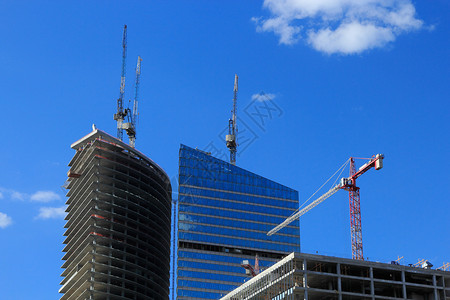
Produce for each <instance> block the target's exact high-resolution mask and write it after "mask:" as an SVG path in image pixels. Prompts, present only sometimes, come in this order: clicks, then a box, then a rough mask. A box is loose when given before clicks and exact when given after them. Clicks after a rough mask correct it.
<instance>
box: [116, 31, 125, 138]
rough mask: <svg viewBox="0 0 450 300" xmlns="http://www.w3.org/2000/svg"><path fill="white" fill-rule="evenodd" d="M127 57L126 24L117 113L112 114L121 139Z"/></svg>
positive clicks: (118, 136)
mask: <svg viewBox="0 0 450 300" xmlns="http://www.w3.org/2000/svg"><path fill="white" fill-rule="evenodd" d="M126 57H127V25H124V26H123V37H122V74H121V76H120V94H119V99H117V113H115V114H114V120H116V121H117V138H118V139H119V140H121V141H122V140H123V121H124V119H125V116H126V115H127V110H124V109H123V94H124V93H125V64H126Z"/></svg>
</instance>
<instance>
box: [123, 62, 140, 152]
mask: <svg viewBox="0 0 450 300" xmlns="http://www.w3.org/2000/svg"><path fill="white" fill-rule="evenodd" d="M141 61H142V58H141V57H140V56H138V60H137V65H136V83H135V93H134V101H133V111H131V109H130V108H127V109H126V111H127V116H128V122H127V123H124V124H123V129H125V131H126V132H127V135H128V138H129V140H130V146H131V147H133V148H134V147H135V145H136V121H137V118H138V96H139V82H140V78H141Z"/></svg>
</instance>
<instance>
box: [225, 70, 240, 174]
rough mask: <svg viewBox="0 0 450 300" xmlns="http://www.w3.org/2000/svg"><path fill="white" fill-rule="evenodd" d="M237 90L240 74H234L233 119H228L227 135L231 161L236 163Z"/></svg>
mask: <svg viewBox="0 0 450 300" xmlns="http://www.w3.org/2000/svg"><path fill="white" fill-rule="evenodd" d="M237 92H238V76H237V74H235V75H234V90H233V110H232V111H231V119H229V120H228V134H227V135H226V137H225V141H226V142H227V147H228V149H230V163H231V164H233V165H236V152H237V149H236V148H237V143H236V135H237V126H236V113H237Z"/></svg>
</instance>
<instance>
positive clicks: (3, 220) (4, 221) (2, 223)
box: [0, 212, 12, 228]
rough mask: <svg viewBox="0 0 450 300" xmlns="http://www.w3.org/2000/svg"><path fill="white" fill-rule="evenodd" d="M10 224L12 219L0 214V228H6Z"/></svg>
mask: <svg viewBox="0 0 450 300" xmlns="http://www.w3.org/2000/svg"><path fill="white" fill-rule="evenodd" d="M11 224H12V219H11V217H9V216H8V215H7V214H4V213H2V212H0V228H6V227H8V226H9V225H11Z"/></svg>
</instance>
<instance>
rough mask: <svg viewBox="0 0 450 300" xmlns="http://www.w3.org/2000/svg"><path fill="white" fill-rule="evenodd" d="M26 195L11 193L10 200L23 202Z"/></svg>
mask: <svg viewBox="0 0 450 300" xmlns="http://www.w3.org/2000/svg"><path fill="white" fill-rule="evenodd" d="M25 198H27V194H25V193H21V192H18V191H11V199H13V200H25Z"/></svg>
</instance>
